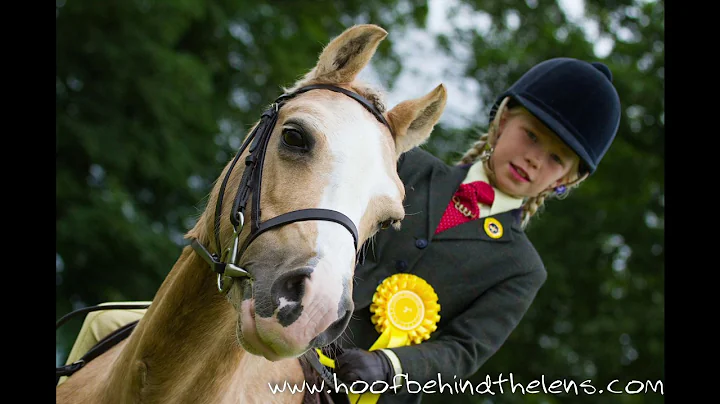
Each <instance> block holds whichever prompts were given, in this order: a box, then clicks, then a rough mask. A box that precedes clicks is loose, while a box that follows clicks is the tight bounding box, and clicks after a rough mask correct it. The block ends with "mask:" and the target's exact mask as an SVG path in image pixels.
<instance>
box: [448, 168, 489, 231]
mask: <svg viewBox="0 0 720 404" xmlns="http://www.w3.org/2000/svg"><path fill="white" fill-rule="evenodd" d="M494 200H495V190H494V189H493V187H492V186H490V184H488V183H487V182H484V181H475V182H470V183H467V184H461V185H460V187H459V188H458V190H457V191H455V195H453V197H452V199H451V200H450V202H449V203H448V206H447V209H445V213H444V214H443V217H442V219H440V224H439V225H438V228H437V230H435V234H438V233H440V232H441V231H445V230H447V229H449V228H451V227H455V226H457V225H459V224H463V223H466V222H469V221H471V220H475V219H477V218H478V217H479V216H480V207H479V206H478V203H482V204H483V205H492V203H493V201H494ZM463 212H464V213H463Z"/></svg>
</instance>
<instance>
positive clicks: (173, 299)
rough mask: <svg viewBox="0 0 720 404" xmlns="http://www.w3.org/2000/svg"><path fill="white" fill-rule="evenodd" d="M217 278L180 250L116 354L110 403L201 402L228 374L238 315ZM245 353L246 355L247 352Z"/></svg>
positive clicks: (239, 353) (235, 351)
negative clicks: (168, 272) (178, 255)
mask: <svg viewBox="0 0 720 404" xmlns="http://www.w3.org/2000/svg"><path fill="white" fill-rule="evenodd" d="M215 281H216V276H214V273H213V272H212V271H211V270H210V269H209V268H208V265H207V264H206V263H205V261H203V260H202V259H201V258H200V257H199V256H198V255H197V254H196V253H195V252H194V251H193V250H192V248H191V247H189V246H187V247H185V248H184V249H183V251H182V254H181V256H180V258H179V259H178V261H177V262H176V263H175V265H174V266H173V268H172V270H171V271H170V274H169V275H168V276H167V278H166V279H165V281H164V282H163V284H162V285H161V286H160V289H159V290H158V292H157V294H156V295H155V298H154V299H153V302H152V304H151V306H150V308H149V309H148V311H147V312H146V314H145V315H144V317H143V318H142V319H141V320H140V322H139V323H138V325H137V327H136V329H135V330H134V331H133V333H132V335H131V336H130V338H129V339H128V343H127V346H126V347H125V348H124V349H123V351H122V353H121V354H120V356H119V357H118V360H117V362H116V366H115V369H114V370H113V372H112V374H111V376H110V380H109V383H108V385H107V386H108V388H107V390H106V394H108V395H111V396H109V397H108V398H112V400H109V401H114V400H115V399H117V398H118V395H126V396H125V397H124V399H123V400H121V401H125V402H139V401H143V402H145V401H146V400H148V401H147V402H154V401H155V399H159V398H163V397H164V398H170V397H172V398H173V400H170V401H182V402H191V401H194V402H197V403H202V402H206V401H207V400H208V399H211V398H210V397H207V396H204V397H203V396H202V395H203V394H205V395H206V394H207V393H208V391H213V392H220V391H222V390H223V389H222V387H221V386H218V384H221V383H223V382H226V381H227V380H228V379H229V378H232V374H233V372H234V371H235V370H236V369H237V368H238V365H239V363H240V362H241V360H242V358H243V357H244V356H246V355H245V352H244V351H243V350H242V349H241V348H240V347H239V345H238V343H237V341H236V336H235V335H236V334H235V328H236V325H237V314H236V311H235V310H234V308H233V307H232V305H231V304H230V302H228V301H227V300H226V299H225V297H224V296H222V295H221V294H220V293H219V292H218V290H217V287H216V284H215ZM247 356H250V355H247Z"/></svg>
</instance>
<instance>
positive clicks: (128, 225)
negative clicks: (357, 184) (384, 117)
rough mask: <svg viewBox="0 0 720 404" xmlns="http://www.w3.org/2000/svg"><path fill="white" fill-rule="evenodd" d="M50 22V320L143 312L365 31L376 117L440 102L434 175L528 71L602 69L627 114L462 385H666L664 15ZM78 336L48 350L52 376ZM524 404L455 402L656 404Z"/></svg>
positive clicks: (153, 13) (215, 3)
mask: <svg viewBox="0 0 720 404" xmlns="http://www.w3.org/2000/svg"><path fill="white" fill-rule="evenodd" d="M171 4H172V5H171ZM56 13H57V19H56V21H57V37H56V38H57V39H56V43H57V74H56V153H57V156H56V168H57V171H56V185H57V188H56V316H57V317H58V318H59V317H60V316H62V315H64V314H66V313H68V312H70V311H71V310H73V309H75V308H79V307H84V306H87V305H92V304H97V303H100V302H105V301H118V300H151V299H152V298H153V296H154V293H155V291H156V290H157V288H158V287H159V285H160V283H161V282H162V280H163V279H164V277H165V276H166V274H167V273H168V271H169V270H170V268H171V267H172V265H173V264H174V262H175V260H176V259H177V257H178V256H179V253H180V250H181V248H182V245H183V244H184V242H183V240H182V235H183V234H184V232H185V231H187V230H188V229H189V228H190V227H191V226H192V225H193V224H194V220H195V217H196V215H197V214H198V213H199V212H200V211H201V210H202V209H203V207H204V202H205V199H204V198H205V197H206V195H207V193H208V191H209V189H210V186H211V183H212V182H213V181H214V180H215V178H216V177H217V176H218V175H219V174H220V171H221V169H222V167H223V166H224V164H225V163H226V162H227V161H228V160H229V159H230V158H232V156H233V155H234V153H235V151H236V150H237V148H238V147H239V145H240V143H241V139H242V137H243V136H244V135H245V134H246V132H247V130H248V128H249V127H250V126H251V125H252V124H253V123H254V122H255V120H256V119H258V117H259V114H260V113H261V111H262V109H263V108H264V107H265V106H266V105H267V104H269V103H270V102H272V100H273V99H274V98H275V97H276V96H277V95H279V94H280V93H281V87H282V86H284V85H289V84H291V83H292V82H293V81H294V80H295V79H296V78H298V77H300V76H301V75H302V74H304V73H305V72H306V71H307V70H308V69H310V68H311V67H312V66H313V65H314V63H315V61H316V58H317V55H318V54H319V52H320V51H321V49H322V47H323V45H324V44H326V43H327V42H328V41H329V40H330V39H331V38H332V37H334V36H336V35H337V34H339V33H340V32H342V31H343V30H344V29H345V28H347V27H348V26H350V25H351V24H353V23H365V22H371V23H376V24H379V25H381V26H383V27H384V28H385V29H387V31H388V32H389V36H388V37H387V39H386V40H385V41H384V42H383V43H382V44H381V46H380V49H379V50H378V54H377V55H376V57H375V59H374V60H373V62H372V66H370V67H369V68H368V69H367V73H364V75H365V76H364V78H365V79H367V80H369V81H374V82H375V83H376V84H378V85H381V86H383V87H384V88H385V89H386V91H387V93H388V100H389V102H388V103H389V104H390V106H392V105H394V102H397V101H399V100H401V99H405V98H412V97H416V96H420V95H422V94H424V92H425V91H429V90H430V89H431V88H432V87H434V86H435V85H437V84H439V83H440V82H443V83H445V84H446V85H447V86H448V90H449V97H450V100H449V104H448V109H447V112H446V114H445V116H444V117H443V120H442V121H441V123H440V124H439V125H438V126H437V128H436V131H435V132H434V134H433V136H432V138H431V140H430V142H429V143H428V144H427V145H426V146H424V147H425V148H427V149H428V150H430V151H431V152H433V153H435V154H436V155H437V156H438V157H440V158H442V159H444V160H446V161H448V162H450V163H452V162H454V161H456V160H457V159H459V157H460V156H461V154H462V152H464V151H465V150H466V149H467V148H468V147H469V146H470V144H471V143H472V141H473V140H474V139H475V138H476V137H477V136H478V134H479V133H480V132H482V131H484V130H485V128H486V127H487V113H488V110H489V106H490V105H491V103H492V102H493V100H494V98H495V96H496V95H497V94H498V93H499V92H500V91H502V90H504V89H505V88H506V87H507V86H508V85H509V84H510V83H512V82H513V81H514V80H516V79H517V78H518V77H519V76H520V75H521V74H522V73H523V72H524V71H526V70H527V69H528V68H530V67H531V66H532V65H534V64H535V63H537V62H539V61H541V60H544V59H547V58H550V57H556V56H570V57H576V58H582V59H589V60H599V61H602V62H604V63H606V64H607V65H608V66H610V68H611V70H612V71H613V74H614V83H615V85H616V86H617V88H618V92H619V93H620V97H621V100H622V103H623V117H622V123H621V125H622V126H621V128H620V131H619V134H618V138H617V140H616V142H615V143H614V145H613V146H612V148H611V149H610V151H609V153H608V154H607V156H606V157H605V159H604V160H603V163H602V166H601V169H600V170H598V172H597V173H596V174H595V175H593V177H591V178H590V179H589V180H588V181H586V182H585V183H584V184H582V185H581V186H580V187H579V188H578V189H577V190H574V191H573V193H572V195H571V196H570V197H569V198H568V199H566V200H564V201H556V200H551V201H549V202H548V203H547V205H546V208H545V210H544V211H542V212H541V213H540V215H539V216H538V217H537V218H536V219H535V220H534V222H533V223H532V224H531V226H530V228H529V229H528V233H529V236H530V237H531V238H532V239H533V241H534V242H535V244H536V246H537V248H538V250H539V251H540V253H541V255H542V256H543V258H544V260H545V263H546V265H547V268H548V273H549V278H548V281H547V283H546V286H545V287H544V288H543V289H542V290H541V291H540V294H539V295H538V298H537V300H536V302H535V304H534V305H533V306H532V307H531V309H530V311H529V313H528V314H527V316H526V318H525V319H524V321H523V322H522V323H521V324H520V326H519V327H518V329H517V330H516V331H515V332H514V333H513V334H512V335H511V337H510V339H509V340H508V341H507V343H506V344H505V345H504V346H503V348H502V349H500V351H499V352H498V353H497V354H496V355H495V356H494V357H492V358H491V359H490V360H489V361H488V362H487V363H486V364H485V365H484V366H483V367H482V368H481V369H480V371H479V372H478V373H477V374H476V375H475V376H474V377H473V381H474V383H479V382H481V381H483V380H485V376H486V375H490V376H491V378H493V380H496V379H497V377H498V375H499V374H501V373H502V374H503V376H504V377H507V376H508V373H509V372H511V373H513V377H514V380H515V381H516V382H520V383H524V384H527V383H529V382H530V381H531V380H535V379H537V380H540V379H541V377H542V376H544V377H545V379H546V380H548V381H552V380H558V379H559V380H566V381H570V380H574V381H575V382H576V383H578V384H579V383H581V382H582V381H583V380H591V381H592V382H593V384H594V385H595V386H598V389H600V388H603V387H604V385H605V384H606V383H608V382H610V381H612V380H613V379H618V380H619V383H618V384H617V385H616V387H620V386H622V385H623V384H624V383H628V382H630V381H632V380H638V381H640V382H643V383H644V382H646V381H651V382H655V381H658V380H662V379H663V378H664V231H663V220H664V206H663V201H664V167H663V164H664V158H665V150H664V9H663V2H661V1H660V2H658V1H630V0H606V1H597V0H592V1H591V0H585V1H582V0H580V1H570V0H567V1H558V2H552V1H543V2H540V1H537V0H504V1H496V0H484V1H471V0H453V1H440V0H365V1H359V0H352V1H343V2H336V1H325V0H315V1H306V0H295V1H292V2H289V1H288V2H284V1H270V2H251V1H247V0H234V1H228V0H212V1H200V0H182V1H175V2H160V1H154V0H132V1H117V0H113V1H102V2H96V1H87V0H74V1H67V2H66V1H65V0H57V1H56ZM80 324H81V320H78V321H74V322H71V323H69V324H68V325H66V326H64V327H63V328H62V329H61V330H60V331H59V332H58V333H57V338H56V346H57V352H58V355H57V362H58V363H61V362H64V360H65V358H66V356H67V352H69V348H70V346H71V345H72V341H73V339H74V338H75V336H76V334H77V331H78V330H79V327H80ZM548 384H549V382H548ZM506 387H507V385H506ZM630 388H631V389H632V390H636V389H638V388H639V384H634V385H631V386H630ZM506 390H507V389H506ZM494 391H496V392H497V388H494ZM540 391H541V393H540V394H524V395H523V394H521V393H520V392H516V393H514V394H508V393H507V391H506V393H505V394H496V395H494V396H489V395H483V396H481V395H477V394H476V395H474V396H467V397H458V396H453V397H452V401H453V402H463V403H519V402H531V403H576V402H583V403H645V402H647V403H655V402H663V401H664V399H663V396H662V395H660V394H659V392H653V391H652V389H650V390H649V391H648V392H647V393H638V394H622V395H612V394H610V395H609V394H607V393H605V394H597V393H596V394H594V395H589V394H586V393H584V392H583V390H582V388H580V389H579V395H577V396H576V395H575V394H574V393H573V391H571V393H570V394H543V393H542V388H540ZM425 397H426V401H427V402H440V401H441V400H442V399H447V397H441V396H440V395H437V394H435V395H433V394H430V395H425Z"/></svg>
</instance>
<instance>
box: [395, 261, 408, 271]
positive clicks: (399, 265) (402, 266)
mask: <svg viewBox="0 0 720 404" xmlns="http://www.w3.org/2000/svg"><path fill="white" fill-rule="evenodd" d="M407 266H408V264H407V261H405V260H397V261H395V269H397V270H398V271H404V270H406V269H407Z"/></svg>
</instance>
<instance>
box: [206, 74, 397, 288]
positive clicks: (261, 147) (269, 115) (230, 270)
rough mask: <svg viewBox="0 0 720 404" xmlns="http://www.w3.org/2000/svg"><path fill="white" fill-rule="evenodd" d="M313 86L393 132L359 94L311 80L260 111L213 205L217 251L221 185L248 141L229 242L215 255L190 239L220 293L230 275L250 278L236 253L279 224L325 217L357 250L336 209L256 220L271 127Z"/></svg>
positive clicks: (348, 225) (350, 228)
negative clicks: (343, 97)
mask: <svg viewBox="0 0 720 404" xmlns="http://www.w3.org/2000/svg"><path fill="white" fill-rule="evenodd" d="M315 89H323V90H330V91H335V92H338V93H342V94H345V95H347V96H348V97H350V98H352V99H354V100H355V101H357V102H359V103H360V104H361V105H362V106H363V107H365V109H367V110H368V111H370V112H371V113H372V114H373V115H374V116H375V118H377V120H378V121H380V123H382V124H383V125H385V126H386V127H387V128H388V129H389V130H390V133H393V130H392V128H391V127H390V125H389V124H388V122H387V121H386V120H385V117H383V115H382V114H381V113H380V111H378V110H377V108H375V106H373V105H372V103H370V102H369V101H368V100H367V99H366V98H364V97H362V96H361V95H359V94H356V93H354V92H352V91H348V90H346V89H344V88H341V87H337V86H333V85H330V84H314V85H310V86H305V87H301V88H300V89H298V90H296V91H295V92H293V93H290V94H283V95H281V96H280V97H278V98H277V99H276V100H275V102H274V103H273V104H272V105H270V107H269V108H268V109H267V110H266V111H265V112H263V114H262V116H261V118H260V122H259V123H258V124H257V126H256V127H255V129H253V131H252V132H251V133H250V135H249V136H248V137H247V139H245V141H244V142H243V144H242V146H241V147H240V150H239V151H238V152H237V154H236V155H235V158H234V159H233V161H232V163H231V164H230V167H229V168H228V170H227V173H226V174H225V178H224V179H223V182H222V186H221V187H220V194H219V195H218V200H217V205H216V206H215V220H214V227H215V243H216V251H218V252H219V251H222V247H221V245H220V218H221V213H222V201H223V196H224V194H225V187H226V186H227V182H228V179H229V178H230V174H231V173H232V171H233V168H234V167H235V163H237V161H238V159H239V158H240V155H242V154H243V152H244V151H245V149H246V148H247V147H248V144H250V142H252V144H250V149H249V150H248V153H249V154H248V156H247V157H246V158H245V170H244V171H243V175H242V179H241V180H240V186H239V187H238V190H237V194H236V195H235V200H234V202H233V206H232V211H231V212H232V213H231V214H230V222H231V224H232V226H233V238H232V245H231V246H230V247H228V248H227V249H225V251H224V252H223V253H222V256H221V257H220V258H219V257H218V256H217V254H212V253H210V252H209V251H208V250H207V249H206V248H205V247H204V246H203V245H202V244H200V243H199V242H198V241H197V239H193V240H192V247H193V249H194V250H195V251H196V252H197V253H198V254H199V255H200V256H201V257H202V258H203V259H204V260H205V261H206V262H207V263H208V264H209V265H210V267H211V268H212V270H213V271H214V272H216V273H217V276H218V280H217V286H218V290H220V292H222V293H226V292H227V291H228V290H229V288H230V286H232V282H233V279H234V278H252V277H251V276H250V274H249V273H248V271H246V270H245V269H243V268H240V267H239V266H238V263H239V262H240V257H241V256H242V254H243V253H244V252H245V250H246V249H247V248H248V246H249V245H250V243H251V242H252V241H253V240H255V239H256V238H257V237H258V236H259V235H260V234H262V233H264V232H266V231H268V230H270V229H273V228H276V227H279V226H284V225H286V224H290V223H294V222H300V221H306V220H325V221H330V222H335V223H338V224H340V225H342V226H344V227H345V228H346V229H347V230H348V231H349V232H350V233H351V234H352V236H353V241H354V244H355V252H356V253H357V251H358V232H357V228H356V227H355V224H354V223H353V222H352V220H350V218H348V217H347V216H345V215H344V214H342V213H340V212H338V211H334V210H329V209H300V210H296V211H292V212H288V213H283V214H281V215H279V216H276V217H274V218H272V219H269V220H266V221H265V222H262V223H261V222H260V189H261V185H262V169H263V162H264V161H265V153H266V152H267V146H268V141H269V139H270V135H271V134H272V132H273V129H274V128H275V124H276V122H277V119H278V114H279V111H280V108H282V107H283V105H285V104H286V103H287V102H288V101H289V100H291V99H293V98H295V97H296V96H297V95H299V94H302V93H304V92H307V91H310V90H315ZM250 194H252V217H251V221H250V235H249V236H248V237H247V238H246V239H245V240H244V241H243V243H242V244H240V232H241V231H242V229H243V227H244V224H245V209H246V205H247V202H248V199H249V198H250Z"/></svg>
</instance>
